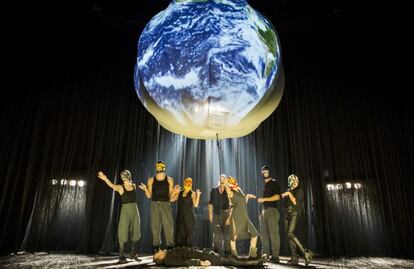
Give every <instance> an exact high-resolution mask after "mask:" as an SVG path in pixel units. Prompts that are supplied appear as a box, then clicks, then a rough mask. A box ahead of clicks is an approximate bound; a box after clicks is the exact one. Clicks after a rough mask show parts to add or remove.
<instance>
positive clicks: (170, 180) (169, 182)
mask: <svg viewBox="0 0 414 269" xmlns="http://www.w3.org/2000/svg"><path fill="white" fill-rule="evenodd" d="M167 179H168V185H169V186H168V193H169V195H170V197H171V195H172V194H173V191H174V179H173V178H172V177H168V178H167Z"/></svg>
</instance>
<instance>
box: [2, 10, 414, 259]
mask: <svg viewBox="0 0 414 269" xmlns="http://www.w3.org/2000/svg"><path fill="white" fill-rule="evenodd" d="M71 18H72V17H71ZM54 19H55V20H54V22H55V23H57V24H58V25H59V26H61V28H60V31H59V32H54V33H53V34H52V33H51V32H49V31H46V32H45V33H43V35H41V38H45V39H46V40H47V41H48V42H44V43H45V44H43V43H42V44H38V45H37V47H36V49H37V50H36V52H37V53H36V54H33V55H31V56H30V57H33V61H34V62H43V65H44V66H45V67H42V69H41V70H37V71H38V72H35V73H33V74H28V75H27V76H26V77H25V79H24V80H23V81H20V82H19V85H20V86H19V87H20V88H19V90H18V91H15V92H13V93H12V95H11V97H7V98H6V97H4V98H2V99H1V115H0V124H1V125H0V126H1V132H0V148H1V151H0V179H1V190H0V193H1V196H0V220H1V221H0V249H1V253H9V252H13V251H18V250H27V251H39V250H45V251H52V250H72V251H78V252H84V253H96V252H105V253H107V252H113V251H117V239H116V238H117V235H116V228H117V222H118V218H119V209H120V198H119V196H118V195H117V194H114V192H112V190H111V189H109V188H108V187H107V186H106V185H105V184H104V183H103V182H102V181H100V180H99V179H97V177H96V175H97V172H98V171H99V170H102V171H104V172H105V173H106V174H107V175H108V176H109V178H110V179H111V180H112V181H115V182H119V173H120V171H122V170H123V169H129V170H130V171H131V172H132V175H133V180H134V181H135V182H136V183H140V182H145V181H146V180H147V178H148V177H149V176H152V175H153V172H154V165H155V161H156V160H158V159H161V160H164V161H166V163H167V165H168V174H169V175H170V176H172V177H173V178H174V179H175V182H176V183H180V184H181V183H182V180H183V178H184V177H186V176H190V177H192V178H193V179H194V187H195V188H200V189H201V190H202V198H201V203H200V207H199V208H198V209H196V216H197V225H196V237H195V241H196V242H195V243H196V245H197V246H200V247H208V246H210V242H211V239H210V230H209V229H210V228H209V225H208V221H207V203H208V198H209V192H210V189H211V188H212V187H213V186H215V185H216V184H217V179H218V176H219V174H220V173H226V174H228V175H234V176H236V177H237V178H238V179H239V181H240V185H241V187H242V188H243V190H244V191H245V192H246V193H253V194H256V195H260V193H261V191H262V187H263V181H262V179H261V177H260V173H259V170H260V167H261V166H262V165H264V164H266V165H268V166H270V167H271V170H272V175H273V176H274V177H275V178H276V179H279V180H280V182H281V185H282V188H283V189H286V188H287V176H288V175H289V174H291V173H296V174H297V175H298V176H299V178H300V180H301V184H303V186H304V190H305V196H306V203H305V214H304V215H303V217H302V218H301V220H300V222H299V226H298V229H297V234H298V235H299V238H300V239H301V240H302V241H303V243H304V245H305V246H307V247H309V248H311V249H314V250H315V252H316V253H317V254H321V255H325V256H340V255H352V256H354V255H355V256H358V255H388V256H399V257H413V252H412V250H413V249H414V232H413V229H412V227H414V221H413V218H412V216H413V213H414V209H413V207H412V202H410V199H411V194H412V193H413V191H414V187H413V179H414V168H413V167H414V154H413V152H414V128H413V127H414V126H413V121H412V118H411V115H412V109H411V108H410V106H409V102H408V101H407V99H405V97H406V96H405V94H404V93H403V92H402V91H401V90H400V89H397V88H389V89H388V91H387V92H386V93H383V92H381V91H380V87H381V86H384V85H383V81H384V80H383V78H385V75H386V74H385V73H384V72H381V71H382V69H381V67H380V65H378V64H377V62H376V61H375V59H376V56H374V54H375V53H376V52H375V51H372V48H371V45H373V44H374V43H375V42H377V41H378V40H377V39H375V38H378V37H372V36H370V35H369V34H367V32H366V30H367V29H368V28H369V27H368V26H366V27H365V28H364V27H362V28H361V26H360V25H359V24H358V23H359V22H358V20H355V21H354V22H353V24H349V23H348V22H349V21H348V20H345V21H341V20H340V19H339V20H338V21H335V20H334V21H330V23H328V24H327V23H324V22H312V23H310V24H306V26H305V27H302V26H303V24H300V25H295V24H292V25H285V26H283V25H281V26H280V27H279V28H278V27H277V26H278V25H276V28H278V29H279V34H280V38H281V41H282V52H283V64H284V67H285V70H286V88H285V94H284V97H283V99H282V102H281V104H280V106H279V107H278V108H277V109H276V111H275V112H274V113H273V114H272V115H271V116H270V117H269V118H268V119H267V120H266V121H264V122H263V123H262V124H261V125H260V127H259V128H258V129H257V130H255V131H254V132H253V133H251V134H249V135H247V136H245V137H242V138H236V139H226V140H220V147H221V150H222V152H223V163H222V168H221V169H220V168H219V166H220V163H219V158H218V148H217V144H216V141H214V140H210V141H201V140H193V139H187V138H185V137H183V136H180V135H176V134H172V133H170V132H168V131H166V130H164V129H162V128H160V127H159V125H158V124H157V122H156V120H155V119H154V118H153V117H152V116H151V115H150V114H149V113H148V112H147V111H146V110H145V108H144V107H143V106H142V105H141V104H140V102H139V100H138V98H137V96H136V94H135V92H134V87H133V79H132V74H133V68H134V62H135V57H136V46H135V45H136V42H137V38H138V36H139V32H140V30H141V29H142V27H143V24H139V22H138V23H137V24H134V23H131V22H129V21H123V20H117V19H116V18H115V19H114V18H113V19H111V18H107V17H105V16H96V15H93V14H92V15H91V14H87V15H85V14H83V16H77V17H76V22H75V21H73V19H72V20H70V22H71V23H70V25H68V24H67V22H66V21H65V20H67V19H69V17H64V18H61V20H59V18H54ZM45 25H46V24H45ZM43 26H44V25H43ZM49 34H50V36H49ZM349 36H353V37H354V39H353V40H350V39H348V37H349ZM371 38H373V39H372V40H371ZM355 40H358V42H357V43H355V42H356V41H355ZM375 44H376V43H375ZM375 55H376V54H375ZM367 70H368V71H367ZM377 71H378V72H377ZM34 85H41V88H39V89H38V88H36V89H35V87H34ZM53 179H56V180H57V184H55V185H53V184H52V180H53ZM62 179H66V180H67V181H68V182H69V181H70V180H84V181H85V182H86V184H85V186H83V187H79V186H77V185H76V186H71V185H70V184H69V183H67V184H66V185H61V184H60V182H61V181H60V180H62ZM346 181H358V182H361V183H362V188H361V189H359V190H352V191H350V192H346V190H345V189H343V190H342V191H339V190H337V191H335V192H333V191H328V190H327V186H326V185H327V184H328V183H334V184H336V183H344V182H346ZM137 202H138V205H139V210H140V215H141V222H142V225H141V229H142V239H141V244H140V251H142V252H149V251H150V246H151V230H150V217H149V201H148V200H147V199H146V198H144V195H143V194H142V192H139V195H138V200H137ZM248 207H249V214H250V217H251V219H252V221H253V223H254V224H255V226H256V227H258V214H259V212H260V210H261V208H260V206H259V205H258V204H257V203H256V202H255V201H250V202H249V205H248ZM174 210H175V206H174ZM281 212H282V213H281V218H283V217H284V213H283V203H281ZM280 224H281V231H283V229H284V226H283V225H284V224H283V222H281V223H280ZM281 237H282V241H281V245H282V253H284V254H288V249H287V241H286V235H285V234H284V233H282V235H281Z"/></svg>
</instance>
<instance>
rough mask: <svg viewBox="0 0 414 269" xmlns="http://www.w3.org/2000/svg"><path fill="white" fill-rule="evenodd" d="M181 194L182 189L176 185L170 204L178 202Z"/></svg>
mask: <svg viewBox="0 0 414 269" xmlns="http://www.w3.org/2000/svg"><path fill="white" fill-rule="evenodd" d="M180 192H181V187H180V185H178V184H177V185H175V186H174V189H173V192H172V194H171V196H170V202H171V203H173V202H175V201H177V200H178V196H179V195H180Z"/></svg>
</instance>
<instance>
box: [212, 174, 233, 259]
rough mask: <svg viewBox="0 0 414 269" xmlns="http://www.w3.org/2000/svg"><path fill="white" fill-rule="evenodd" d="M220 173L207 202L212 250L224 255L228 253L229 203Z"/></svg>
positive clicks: (223, 176) (224, 177) (223, 178)
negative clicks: (211, 233) (216, 184)
mask: <svg viewBox="0 0 414 269" xmlns="http://www.w3.org/2000/svg"><path fill="white" fill-rule="evenodd" d="M226 178H227V176H226V175H224V174H222V175H220V179H219V182H218V187H216V188H212V189H211V193H210V201H209V203H208V219H209V221H210V223H211V225H212V231H213V250H214V251H215V252H218V253H220V254H224V255H225V256H227V255H229V254H230V242H229V240H230V205H229V198H228V196H227V192H226V187H225V186H224V182H225V180H226Z"/></svg>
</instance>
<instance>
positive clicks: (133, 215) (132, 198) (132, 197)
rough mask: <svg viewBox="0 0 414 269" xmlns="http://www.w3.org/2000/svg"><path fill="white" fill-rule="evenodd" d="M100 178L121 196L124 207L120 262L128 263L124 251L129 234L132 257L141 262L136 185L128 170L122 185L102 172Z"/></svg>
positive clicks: (119, 228) (119, 227)
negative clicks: (138, 244)
mask: <svg viewBox="0 0 414 269" xmlns="http://www.w3.org/2000/svg"><path fill="white" fill-rule="evenodd" d="M98 178H100V179H102V180H103V181H104V182H105V183H106V184H107V185H108V186H109V187H111V188H112V189H113V190H114V191H116V192H118V193H119V194H120V195H121V201H122V207H121V215H120V217H119V223H118V242H119V262H121V263H124V262H127V259H126V258H125V254H124V251H125V247H126V244H127V242H128V234H129V235H130V240H131V255H130V257H131V259H134V260H136V261H140V259H139V258H138V255H137V253H136V250H137V242H138V240H139V239H140V237H141V222H140V217H139V211H138V206H137V203H136V200H137V194H136V185H135V183H132V180H131V173H130V172H129V171H128V170H124V171H122V172H121V179H122V183H123V184H122V185H116V184H113V183H112V182H111V181H110V180H109V179H108V177H107V176H106V175H105V174H104V173H102V172H99V173H98Z"/></svg>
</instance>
